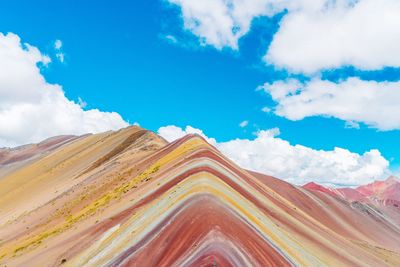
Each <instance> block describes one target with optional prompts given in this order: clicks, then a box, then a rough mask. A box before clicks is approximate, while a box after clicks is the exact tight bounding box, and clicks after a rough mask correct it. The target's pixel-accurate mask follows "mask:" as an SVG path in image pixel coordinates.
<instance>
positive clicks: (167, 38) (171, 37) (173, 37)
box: [164, 34, 178, 44]
mask: <svg viewBox="0 0 400 267" xmlns="http://www.w3.org/2000/svg"><path fill="white" fill-rule="evenodd" d="M164 38H165V39H166V40H167V41H168V42H171V43H173V44H176V43H177V42H178V40H177V39H176V37H175V36H173V35H170V34H168V35H165V37H164Z"/></svg>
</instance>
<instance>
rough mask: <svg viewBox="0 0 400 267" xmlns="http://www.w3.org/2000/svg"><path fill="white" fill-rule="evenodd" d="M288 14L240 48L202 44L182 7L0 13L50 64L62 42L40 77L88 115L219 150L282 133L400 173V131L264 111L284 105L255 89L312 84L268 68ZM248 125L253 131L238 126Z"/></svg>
mask: <svg viewBox="0 0 400 267" xmlns="http://www.w3.org/2000/svg"><path fill="white" fill-rule="evenodd" d="M171 2H173V1H171ZM177 2H180V1H177ZM288 12H290V10H289V11H288V10H282V11H280V12H276V14H274V15H273V16H269V17H261V18H259V17H257V18H255V19H254V20H252V24H251V28H250V30H249V31H248V32H246V33H245V34H243V37H241V38H239V41H238V49H232V48H231V47H229V45H228V46H223V47H216V45H213V43H212V42H210V41H207V40H206V41H205V43H204V41H203V43H201V37H204V36H201V34H198V33H197V34H196V32H195V31H191V30H190V29H188V28H187V27H186V28H185V26H184V24H183V23H184V20H185V17H184V16H183V15H182V13H181V9H180V6H179V5H173V4H170V3H167V1H104V0H99V1H96V3H95V4H94V2H89V1H71V0H69V1H63V0H62V1H35V3H33V2H32V1H7V2H5V3H2V8H1V10H0V31H1V32H2V33H4V34H6V33H8V32H12V33H15V34H17V35H18V36H19V37H20V38H21V39H22V42H28V43H29V44H31V45H33V46H35V47H37V48H38V49H40V51H41V52H42V53H44V54H47V55H49V56H50V57H52V58H55V54H56V53H57V51H55V49H54V42H55V40H61V41H62V51H63V53H64V54H65V60H64V62H59V61H56V60H53V62H52V63H51V64H49V65H48V67H46V68H42V69H41V71H42V74H43V76H44V77H45V79H46V80H47V82H48V83H51V84H60V85H62V87H63V90H64V91H65V95H66V97H67V98H68V99H71V100H74V101H77V100H78V98H81V99H83V100H84V101H85V102H87V106H86V107H85V109H92V108H98V109H99V110H103V111H115V112H117V113H119V114H120V115H121V116H122V117H123V118H124V119H125V120H126V121H129V122H130V123H134V122H138V123H139V124H140V125H141V126H143V127H145V128H147V129H151V130H154V131H157V130H158V129H159V128H160V127H161V126H165V125H176V126H180V127H185V126H186V125H191V126H193V127H196V128H199V129H202V130H203V131H204V132H205V133H206V134H207V136H212V137H214V138H216V139H217V140H218V141H220V142H224V141H228V140H232V139H235V138H241V139H245V138H248V139H252V138H254V132H256V131H258V130H265V129H270V128H275V127H277V128H279V129H280V135H279V137H280V138H282V139H284V140H287V141H289V142H290V143H291V144H293V145H294V144H301V145H304V146H307V147H310V148H313V149H317V150H319V149H323V150H332V149H333V148H334V147H343V148H346V149H348V150H350V151H352V152H356V153H359V154H362V153H364V152H365V151H369V150H371V149H374V148H376V149H379V151H380V152H381V153H382V155H383V156H384V157H385V158H386V159H388V160H389V161H390V165H391V169H392V170H394V169H396V168H397V167H398V166H399V165H400V141H399V140H400V131H399V130H398V129H390V130H383V131H382V130H381V129H377V127H370V126H367V125H365V124H364V123H363V122H362V121H361V122H360V128H359V129H357V128H348V127H345V120H343V119H339V118H332V117H329V115H323V116H306V117H305V118H302V119H300V120H297V121H293V120H291V119H288V118H287V116H286V117H285V116H278V115H276V114H274V113H273V112H268V113H266V112H263V111H262V110H261V109H262V108H263V107H265V106H268V107H271V108H273V107H274V106H275V105H276V102H274V101H273V100H272V98H271V96H270V95H269V94H268V93H267V92H264V91H263V90H258V91H257V90H256V88H257V87H258V86H260V85H262V84H264V83H273V82H275V81H280V80H285V79H288V78H295V79H298V80H299V81H302V82H307V81H310V80H311V79H312V77H311V75H309V74H308V73H301V72H296V71H291V70H290V69H289V68H280V67H279V66H277V64H268V63H266V62H264V61H263V56H264V55H265V53H266V51H267V50H268V48H269V47H270V45H271V41H272V39H273V37H274V35H275V34H276V32H277V31H278V30H279V27H280V23H282V18H284V17H285V16H286V14H287V13H288ZM167 36H173V37H167ZM169 38H170V39H169ZM171 38H173V41H172V39H171ZM199 40H200V41H199ZM392 65H393V64H392ZM317 76H318V77H320V78H322V79H323V80H328V81H333V82H338V81H341V80H346V79H347V78H348V77H359V78H360V79H362V80H366V81H368V80H373V81H376V82H384V81H393V82H396V81H398V80H400V68H398V67H396V66H384V67H381V68H375V69H371V70H362V69H360V68H358V66H346V65H344V66H340V67H335V68H328V69H323V70H321V71H320V72H319V74H318V75H317ZM275 101H276V100H275ZM393 116H400V114H393ZM244 120H246V121H248V122H249V124H248V126H247V127H244V128H242V127H239V123H240V122H242V121H244Z"/></svg>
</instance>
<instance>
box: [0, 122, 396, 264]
mask: <svg viewBox="0 0 400 267" xmlns="http://www.w3.org/2000/svg"><path fill="white" fill-rule="evenodd" d="M23 174H25V175H28V176H29V177H30V178H31V179H32V177H34V176H35V177H36V176H39V177H40V178H34V179H33V180H34V181H30V180H29V179H28V178H26V177H24V176H23ZM3 179H5V180H4V181H5V183H4V185H6V186H8V188H7V189H9V190H11V191H10V192H12V193H9V194H7V193H6V194H5V195H4V196H3V197H0V216H1V217H0V218H1V221H0V225H1V226H0V239H1V241H0V242H1V243H0V263H4V264H6V265H7V266H59V265H62V266H400V254H399V251H400V231H399V226H398V225H397V224H396V222H395V221H393V218H392V217H387V216H386V215H385V214H386V213H384V212H382V213H380V212H381V211H380V210H375V211H374V212H365V211H364V208H365V206H364V204H361V206H357V207H356V206H355V205H354V203H352V202H350V201H346V200H344V199H342V198H339V197H336V196H335V195H329V194H326V193H323V192H320V191H312V190H306V189H303V188H300V187H297V186H293V185H290V184H288V183H285V182H283V181H281V180H279V179H276V178H273V177H270V176H265V175H261V174H258V173H253V172H250V171H246V170H243V169H241V168H239V167H238V166H236V165H235V164H234V163H232V162H231V161H230V160H228V159H226V158H225V157H224V156H223V155H221V154H220V153H219V152H218V151H217V150H216V149H215V148H214V147H212V146H211V145H209V144H207V143H206V142H205V141H204V140H203V139H202V138H201V137H199V136H196V135H189V136H186V137H184V138H182V139H179V140H177V141H175V142H173V143H171V144H167V143H166V142H165V140H163V139H162V138H159V137H158V136H157V135H155V134H154V133H151V132H148V131H145V130H143V129H140V128H139V127H131V128H127V129H124V130H121V131H118V132H110V133H105V134H100V135H90V136H85V137H81V138H79V139H77V140H74V141H73V142H66V143H64V144H63V145H61V146H60V147H58V148H56V149H54V150H52V151H51V152H49V154H47V155H46V156H45V157H42V158H38V159H37V160H35V161H32V162H29V163H26V165H24V166H21V167H20V168H19V169H18V170H15V171H14V172H12V173H10V174H9V175H8V176H5V177H4V178H3ZM11 179H17V180H18V179H19V180H18V181H19V182H20V183H23V182H24V183H27V184H26V185H25V184H23V185H24V186H23V188H22V189H19V188H17V187H13V186H12V183H11ZM0 182H1V181H0ZM46 185H47V186H48V185H50V187H49V189H46ZM29 189H31V190H33V191H32V194H30V193H29ZM36 194H39V195H40V197H37V195H36ZM14 203H16V204H14ZM393 212H394V213H395V212H396V211H393Z"/></svg>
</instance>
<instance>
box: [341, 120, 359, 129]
mask: <svg viewBox="0 0 400 267" xmlns="http://www.w3.org/2000/svg"><path fill="white" fill-rule="evenodd" d="M344 127H345V128H346V129H360V124H359V123H358V122H355V121H346V122H345V124H344Z"/></svg>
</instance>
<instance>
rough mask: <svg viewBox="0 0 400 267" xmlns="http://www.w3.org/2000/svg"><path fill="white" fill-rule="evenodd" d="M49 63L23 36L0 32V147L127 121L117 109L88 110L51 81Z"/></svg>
mask: <svg viewBox="0 0 400 267" xmlns="http://www.w3.org/2000/svg"><path fill="white" fill-rule="evenodd" d="M55 45H57V44H55ZM60 48H61V43H60ZM50 62H51V59H50V58H49V57H48V56H46V55H43V54H42V53H41V52H40V51H39V50H38V49H37V48H36V47H34V46H31V45H29V44H26V43H21V40H20V38H19V36H17V35H15V34H12V33H8V34H6V35H4V34H2V33H0V147H2V146H15V145H21V144H25V143H30V142H38V141H41V140H43V139H45V138H47V137H51V136H55V135H60V134H84V133H97V132H102V131H106V130H111V129H118V128H121V127H125V126H127V125H128V123H127V122H126V121H124V120H123V119H122V117H121V116H120V115H119V114H117V113H115V112H102V111H99V110H97V109H91V110H84V109H83V108H82V105H80V104H79V103H76V102H75V101H71V100H69V99H67V98H66V97H65V94H64V92H63V90H62V87H61V86H60V85H57V84H50V83H48V82H47V81H46V80H45V78H44V77H43V75H42V74H41V72H40V68H43V67H45V66H46V65H47V64H49V63H50Z"/></svg>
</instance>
